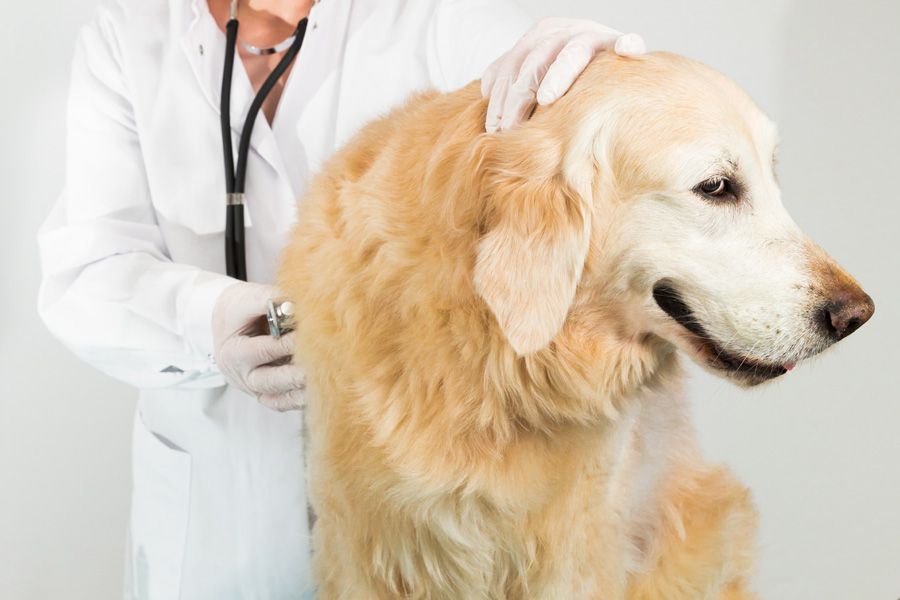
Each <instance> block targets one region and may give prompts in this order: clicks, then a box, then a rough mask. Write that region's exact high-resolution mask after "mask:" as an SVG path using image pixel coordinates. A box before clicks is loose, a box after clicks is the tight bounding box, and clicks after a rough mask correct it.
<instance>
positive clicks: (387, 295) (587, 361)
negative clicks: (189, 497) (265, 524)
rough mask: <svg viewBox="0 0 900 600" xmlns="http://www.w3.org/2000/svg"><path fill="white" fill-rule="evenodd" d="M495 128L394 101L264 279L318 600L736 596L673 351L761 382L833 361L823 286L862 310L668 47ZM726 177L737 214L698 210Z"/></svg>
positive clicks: (743, 593) (729, 541)
mask: <svg viewBox="0 0 900 600" xmlns="http://www.w3.org/2000/svg"><path fill="white" fill-rule="evenodd" d="M485 110H486V100H485V99H482V98H481V95H480V93H479V87H478V83H477V82H476V83H472V84H471V85H469V86H467V87H466V88H464V89H461V90H459V91H456V92H453V93H450V94H446V95H441V94H437V93H426V94H422V95H419V96H417V97H415V98H413V99H411V100H410V101H409V102H408V103H407V104H406V105H405V106H404V107H402V108H400V109H398V110H396V111H394V112H393V113H391V114H390V115H388V116H386V117H385V118H383V119H380V120H378V121H376V122H373V123H372V124H370V125H369V126H367V127H366V128H365V129H363V130H362V131H361V133H359V135H358V136H357V137H356V138H355V139H353V140H352V141H351V142H350V143H349V144H348V145H347V146H346V147H345V148H344V149H343V150H341V151H340V152H339V153H338V154H337V155H336V156H335V157H334V158H333V159H332V160H330V161H329V163H328V164H327V166H326V167H325V168H324V170H323V171H322V173H321V174H320V175H318V177H317V178H316V179H315V181H314V182H313V184H312V186H311V189H310V190H309V193H308V194H307V196H306V197H305V198H304V199H303V201H302V203H301V207H300V219H299V221H298V224H297V226H296V228H295V230H294V233H293V235H292V238H291V241H290V244H289V247H288V249H287V251H286V253H285V256H284V261H283V265H282V267H281V271H280V280H279V285H280V286H281V287H282V289H283V290H284V291H285V292H286V294H287V295H288V296H289V297H290V298H291V299H293V300H294V301H295V302H296V305H297V316H296V320H297V322H296V328H297V332H298V335H297V338H298V340H301V341H300V342H299V343H298V347H297V355H296V357H295V358H296V360H297V361H298V362H299V363H300V364H302V365H303V366H304V367H305V368H307V370H308V378H309V406H308V414H307V419H308V431H309V443H310V449H309V452H310V453H309V458H308V460H309V478H310V482H309V486H310V494H311V499H312V504H313V508H314V510H315V512H316V513H317V515H318V519H317V521H316V524H315V528H314V546H315V551H314V561H315V573H316V578H317V582H318V586H319V590H318V594H319V595H318V597H319V598H323V599H328V600H331V599H346V600H367V599H386V598H412V599H432V598H433V599H453V600H460V599H473V600H474V599H501V598H504V599H526V598H535V599H582V598H583V599H604V600H606V599H618V598H627V599H629V600H638V599H641V600H650V599H664V600H679V599H685V600H687V599H690V600H698V599H721V600H725V599H728V600H739V599H748V598H753V597H754V596H753V594H752V593H751V592H750V591H748V578H749V577H750V574H751V567H752V562H753V560H752V557H753V554H754V528H755V523H756V515H755V512H754V509H753V506H752V503H751V500H750V498H749V495H748V492H747V490H745V489H744V488H743V487H742V486H741V485H740V484H739V483H737V482H736V481H735V480H734V478H733V477H732V476H731V475H730V474H729V473H728V472H727V471H726V470H725V469H723V468H720V467H716V466H711V465H709V464H707V463H706V462H705V461H704V460H703V459H702V458H701V456H700V455H699V454H698V451H697V448H696V444H695V441H694V435H693V432H692V429H691V425H690V424H689V421H688V410H687V408H686V406H685V403H684V400H683V398H682V395H681V393H680V384H679V381H680V379H681V369H680V367H679V359H678V356H677V353H676V349H677V348H680V349H682V350H684V351H685V352H686V353H688V354H689V355H690V356H692V357H693V358H694V359H695V360H697V361H698V362H701V363H702V364H704V365H706V366H708V367H709V368H711V369H713V370H715V371H716V372H718V373H721V374H723V375H725V376H729V377H733V378H734V379H736V380H738V381H739V383H744V384H753V383H757V382H759V381H761V380H763V379H767V378H768V377H769V375H778V374H781V373H783V372H784V371H786V370H788V369H789V368H791V367H792V366H793V361H795V360H799V359H801V358H803V357H805V356H807V355H809V354H812V353H814V352H816V351H818V350H821V349H822V347H824V346H825V345H827V342H823V341H821V339H820V338H822V337H823V336H822V335H820V333H819V332H818V329H816V327H819V325H816V324H811V320H810V318H809V317H808V314H809V307H810V306H813V305H814V304H815V303H816V302H819V303H821V300H822V298H825V297H826V296H828V295H829V294H831V288H829V287H828V286H829V285H830V286H831V287H832V288H834V287H835V286H843V287H842V288H841V289H842V290H844V291H847V290H850V291H852V292H853V293H856V291H857V290H858V288H856V287H855V283H853V282H852V280H851V279H850V278H849V276H847V275H846V274H845V273H843V271H840V269H839V267H837V266H836V265H834V264H833V263H832V262H831V261H830V259H828V258H827V256H825V255H824V254H823V253H822V252H821V251H820V250H818V249H817V248H816V247H815V246H813V245H812V244H811V243H810V242H808V240H806V238H805V237H803V236H802V234H800V233H799V230H797V229H796V226H794V225H793V222H792V221H790V219H789V218H788V217H787V213H785V212H784V210H783V208H782V207H781V203H780V198H779V196H778V194H777V186H776V184H775V182H774V175H772V174H771V162H770V160H771V159H770V155H771V152H772V150H773V146H774V143H775V140H774V127H772V126H771V124H770V123H769V122H768V120H767V119H765V117H764V116H762V114H761V113H759V111H758V109H757V108H756V107H755V106H754V105H753V103H752V102H751V101H750V100H749V99H748V98H747V97H746V96H745V95H744V94H743V92H741V91H740V90H739V89H738V88H737V87H736V86H735V85H734V84H733V83H731V82H730V81H728V80H727V79H725V78H724V77H722V76H721V75H719V74H717V73H715V72H713V71H712V70H710V69H708V68H706V67H703V66H700V65H697V64H696V63H693V62H691V61H688V60H686V59H683V58H680V57H676V56H672V55H667V54H651V55H648V56H646V57H643V58H639V59H623V58H619V57H615V56H612V55H603V56H601V57H599V58H598V59H596V60H595V61H594V62H593V63H592V64H591V65H590V66H589V67H588V69H587V71H586V72H585V73H584V74H583V75H582V76H581V77H580V78H579V80H578V81H577V82H576V84H575V86H574V87H573V89H572V90H570V91H569V93H568V94H566V95H565V96H564V97H563V98H562V99H560V100H559V101H558V102H557V103H555V104H554V105H552V106H550V107H547V108H539V109H538V110H537V111H536V113H535V114H534V115H533V117H532V118H531V119H530V120H529V121H528V122H527V123H526V124H524V125H523V126H521V127H519V128H517V129H514V130H511V131H508V132H503V133H498V134H486V133H485V132H484V125H483V124H484V119H485ZM710 165H712V166H710ZM729 165H730V166H729ZM713 167H715V169H719V170H715V169H714V168H713ZM729 168H730V169H732V171H730V172H728V173H725V172H724V171H722V169H729ZM710 169H712V170H710ZM716 173H720V174H721V173H725V175H728V176H729V177H730V178H731V180H733V181H734V182H735V189H737V185H740V186H742V188H741V189H742V190H743V191H734V193H733V195H734V196H735V198H734V202H731V199H729V202H731V204H730V205H729V206H723V205H722V204H723V202H721V201H720V200H721V198H720V197H718V196H717V197H715V198H712V196H711V197H710V198H705V197H699V196H702V195H704V194H706V191H699V192H698V189H699V188H697V187H696V186H697V184H698V183H699V182H703V181H708V180H709V179H710V178H711V177H713V175H715V176H720V175H716ZM729 173H730V174H729ZM721 176H722V177H724V175H721ZM714 184H715V181H713V184H710V185H707V186H706V187H704V188H703V190H708V189H710V188H711V185H714ZM747 190H751V191H752V192H753V193H752V195H748V192H747ZM751 196H752V197H751ZM711 198H712V199H711ZM751 201H752V202H753V203H754V209H753V211H751V212H752V215H750V214H746V215H745V214H744V213H743V212H740V211H742V210H748V209H746V206H747V203H749V202H751ZM741 202H744V203H745V204H744V207H745V208H741V204H740V203H741ZM725 233H727V234H728V235H725ZM773 240H774V241H773ZM761 241H765V242H766V243H760V242H761ZM709 246H712V249H710V248H709ZM747 248H752V250H749V251H748V250H747ZM776 252H777V253H781V255H784V256H789V257H791V258H790V260H787V261H782V262H786V263H789V264H787V265H786V266H783V267H778V268H772V266H771V262H770V264H769V265H768V269H761V268H759V265H749V264H748V265H745V264H744V263H750V262H751V261H757V260H758V261H761V262H765V261H766V260H770V259H773V260H774V257H775V256H776V255H775V254H774V253H776ZM754 253H755V254H754ZM768 253H772V254H768ZM722 263H727V264H722ZM722 269H730V271H731V273H730V274H725V275H719V274H718V272H719V271H720V270H722ZM770 271H777V273H771V272H770ZM826 272H827V273H828V274H830V275H829V276H830V277H831V279H830V280H829V281H831V283H827V284H826V283H822V281H824V279H823V278H824V277H825V276H824V275H821V274H822V273H826ZM723 273H724V271H723ZM716 277H725V279H726V280H727V281H725V282H724V283H723V282H718V281H715V280H714V279H715V278H716ZM735 278H740V281H734V279H735ZM754 278H756V279H755V280H754ZM773 278H774V279H773ZM660 281H663V282H665V283H666V286H663V287H661V284H660V283H659V282H660ZM673 286H674V287H675V288H677V289H678V290H679V292H678V294H679V295H678V301H679V302H684V303H686V304H688V305H690V306H691V308H692V309H693V310H694V313H693V316H692V317H691V318H692V319H696V321H698V322H702V323H703V324H704V329H703V330H701V331H702V334H701V333H698V332H697V331H695V330H694V329H687V328H686V326H685V325H684V323H683V322H682V321H684V317H683V315H680V313H678V310H677V306H679V305H676V309H673V308H672V301H668V302H667V301H666V299H665V297H664V296H663V295H661V294H662V292H660V291H659V290H660V289H665V290H671V289H673ZM751 288H753V289H755V290H757V291H753V289H751ZM764 288H768V291H767V292H766V290H765V289H764ZM782 288H784V289H782ZM759 289H763V292H766V293H763V292H760V291H758V290H759ZM847 293H850V292H847ZM672 294H674V292H672ZM754 294H755V295H754ZM859 294H862V292H861V291H859ZM757 296H759V298H757ZM655 299H656V301H654V300H655ZM735 299H740V303H738V302H734V301H733V300H735ZM869 302H870V301H869ZM773 303H774V304H778V303H781V304H780V305H783V306H782V308H783V310H779V311H775V312H773V311H771V310H769V312H766V310H768V309H767V308H766V307H771V306H772V305H773ZM754 307H756V308H754ZM738 308H740V311H738V312H736V311H737V309H738ZM685 310H686V309H685ZM673 313H676V314H675V315H674V316H673ZM679 315H680V316H679ZM765 315H768V317H767V318H768V319H769V321H768V327H764V326H763V325H761V324H760V323H759V320H760V319H761V318H764V316H765ZM676 317H677V318H676ZM750 323H755V325H754V327H756V329H753V328H752V327H750V325H748V324H750ZM745 325H746V326H745ZM729 328H730V329H729ZM776 329H778V330H779V331H778V333H777V334H776V333H775V330H776ZM754 332H756V333H754ZM742 335H743V336H745V337H747V338H748V339H747V340H743V339H742V338H741V336H742ZM766 336H768V337H766ZM711 340H718V345H717V346H713V347H712V348H710V347H708V346H709V344H711V343H713V342H712V341H711ZM704 344H706V346H704ZM716 348H719V350H720V352H719V353H718V354H717V355H716V356H713V355H712V353H713V350H715V349H716ZM726 350H727V352H725V351H726ZM731 355H734V356H738V357H742V360H741V365H740V366H738V365H736V364H734V362H728V361H726V358H724V357H726V356H731ZM748 361H749V362H748ZM747 365H753V369H752V371H751V370H750V369H748V366H747ZM785 365H786V366H785ZM771 370H774V373H770V372H769V371H771ZM298 476H300V475H299V474H298Z"/></svg>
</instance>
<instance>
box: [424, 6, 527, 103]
mask: <svg viewBox="0 0 900 600" xmlns="http://www.w3.org/2000/svg"><path fill="white" fill-rule="evenodd" d="M533 24H534V19H533V18H531V17H530V16H529V15H528V14H527V13H525V12H524V11H523V10H522V9H521V8H520V7H519V6H518V5H517V4H515V3H514V2H512V1H511V0H441V1H440V2H439V3H438V6H437V9H436V10H435V16H434V20H433V23H432V26H431V28H430V36H431V44H430V48H431V57H430V58H431V60H430V62H431V65H432V67H431V71H432V78H433V80H434V85H435V87H437V89H439V90H441V91H450V90H455V89H458V88H460V87H462V86H464V85H466V84H467V83H469V82H470V81H472V80H473V79H480V78H481V75H482V74H483V73H484V70H485V69H487V67H488V65H490V64H491V63H492V62H493V61H494V59H496V58H499V57H500V55H502V54H503V53H504V52H506V51H507V50H509V49H510V48H512V47H513V45H515V43H516V42H517V41H518V40H519V38H521V37H522V36H523V35H524V34H525V32H526V31H528V29H529V28H530V27H531V26H532V25H533Z"/></svg>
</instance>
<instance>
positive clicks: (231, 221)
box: [219, 0, 308, 281]
mask: <svg viewBox="0 0 900 600" xmlns="http://www.w3.org/2000/svg"><path fill="white" fill-rule="evenodd" d="M237 5H238V0H231V13H230V17H229V19H228V23H227V24H226V25H225V68H224V70H223V72H222V98H221V101H220V105H219V119H220V122H221V126H222V151H223V155H224V159H225V269H226V272H227V273H228V275H229V276H230V277H235V278H237V279H240V280H242V281H247V258H246V248H245V239H244V189H245V186H246V181H247V153H248V151H249V149H250V135H251V134H252V133H253V124H254V123H255V122H256V116H257V115H258V114H259V109H260V108H262V103H263V101H264V100H265V99H266V96H268V95H269V92H271V91H272V88H274V87H275V84H276V83H277V82H278V79H279V78H280V77H281V76H282V75H283V74H284V72H285V71H286V70H287V68H288V67H289V66H290V64H291V63H292V62H293V60H294V58H295V57H296V56H297V53H298V52H300V46H302V45H303V37H304V35H306V24H307V22H308V19H307V17H304V18H303V19H301V20H300V22H299V23H297V29H296V30H295V31H294V35H293V40H292V41H291V39H290V38H288V40H285V42H283V43H282V44H279V45H278V46H275V47H274V48H270V49H266V50H260V49H257V48H253V47H250V46H248V49H249V50H250V51H251V52H254V51H255V53H258V54H274V53H276V52H280V51H282V50H283V49H284V44H287V43H289V44H290V45H288V46H287V52H285V54H284V56H282V57H281V60H280V61H278V64H277V65H276V66H275V68H274V69H273V70H272V72H271V73H270V74H269V76H268V77H267V78H266V80H265V82H263V84H262V87H260V88H259V92H257V94H256V97H254V98H253V102H252V103H251V104H250V109H249V110H248V111H247V119H246V120H245V121H244V126H243V128H242V129H241V137H240V139H239V142H238V157H237V169H235V166H234V157H233V154H232V147H231V74H232V71H233V69H234V53H235V49H236V47H237V33H238V20H237Z"/></svg>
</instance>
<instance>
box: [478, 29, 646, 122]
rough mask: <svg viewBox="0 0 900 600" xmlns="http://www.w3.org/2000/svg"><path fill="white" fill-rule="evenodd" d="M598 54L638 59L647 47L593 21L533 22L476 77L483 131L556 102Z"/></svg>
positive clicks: (640, 40)
mask: <svg viewBox="0 0 900 600" xmlns="http://www.w3.org/2000/svg"><path fill="white" fill-rule="evenodd" d="M601 50H614V51H615V52H616V54H619V55H620V56H637V55H640V54H643V53H644V52H646V46H645V44H644V39H643V38H642V37H641V36H639V35H637V34H636V33H628V34H623V33H622V32H620V31H616V30H615V29H610V28H609V27H606V26H604V25H601V24H600V23H597V22H595V21H588V20H583V19H559V18H548V19H541V20H540V21H538V22H537V24H535V26H534V27H532V28H531V29H530V30H529V31H528V33H526V34H525V35H524V36H523V37H522V39H520V40H519V41H518V42H517V43H516V45H515V46H513V47H512V49H511V50H509V51H508V52H506V53H505V54H504V55H503V56H501V57H500V58H498V59H497V60H495V61H494V62H493V63H491V65H490V66H489V67H488V68H487V70H486V71H485V72H484V75H483V76H482V78H481V94H482V95H483V96H485V97H488V96H490V100H489V102H488V111H487V120H486V122H485V129H486V130H487V132H488V133H493V132H495V131H497V130H498V129H501V130H503V129H509V128H510V127H513V126H514V125H516V124H518V123H520V122H521V121H523V120H524V119H525V118H527V117H528V116H529V115H530V114H531V111H532V109H533V108H534V105H535V103H538V104H541V105H545V104H550V103H552V102H554V101H556V100H557V99H558V98H559V97H560V96H562V95H563V94H565V93H566V91H568V89H569V87H570V86H571V85H572V83H573V82H574V81H575V78H576V77H578V75H580V74H581V72H582V71H583V70H584V68H585V67H586V66H587V65H588V63H589V62H590V61H591V59H592V58H593V57H594V55H595V54H596V53H597V52H600V51H601Z"/></svg>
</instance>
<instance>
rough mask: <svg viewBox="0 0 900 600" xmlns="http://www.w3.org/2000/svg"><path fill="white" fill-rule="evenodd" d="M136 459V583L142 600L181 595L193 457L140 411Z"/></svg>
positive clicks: (133, 553) (133, 573)
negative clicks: (156, 430) (156, 429)
mask: <svg viewBox="0 0 900 600" xmlns="http://www.w3.org/2000/svg"><path fill="white" fill-rule="evenodd" d="M136 413H137V414H136V416H135V423H134V442H133V458H132V471H133V473H132V481H133V484H132V485H133V488H132V495H131V549H130V550H131V552H130V555H131V565H130V567H131V568H130V571H131V585H132V587H133V589H132V594H133V597H134V598H135V599H137V600H156V599H163V598H165V599H177V598H178V597H179V593H180V587H181V575H182V574H181V568H182V563H183V560H184V550H185V539H186V536H187V528H188V517H189V510H190V487H191V456H190V454H188V453H187V452H185V451H184V450H182V449H181V448H178V447H177V446H175V445H174V444H173V443H172V442H170V441H169V440H167V439H166V438H165V437H163V436H161V435H159V434H156V433H154V432H152V431H150V429H149V428H148V427H147V425H146V424H145V423H144V420H143V418H142V417H141V414H140V410H138V411H136Z"/></svg>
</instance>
